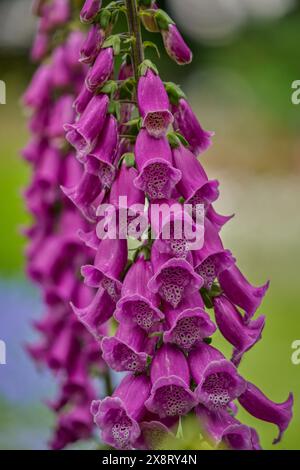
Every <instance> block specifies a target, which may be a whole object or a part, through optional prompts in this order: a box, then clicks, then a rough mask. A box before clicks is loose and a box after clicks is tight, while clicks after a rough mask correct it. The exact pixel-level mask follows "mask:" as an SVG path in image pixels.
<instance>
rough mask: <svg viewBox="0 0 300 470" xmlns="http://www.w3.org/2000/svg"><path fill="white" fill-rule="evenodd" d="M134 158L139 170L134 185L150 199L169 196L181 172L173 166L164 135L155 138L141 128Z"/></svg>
mask: <svg viewBox="0 0 300 470" xmlns="http://www.w3.org/2000/svg"><path fill="white" fill-rule="evenodd" d="M135 158H136V164H137V167H138V170H139V176H138V177H137V178H136V179H135V185H136V187H137V188H139V189H141V190H142V191H144V192H145V193H146V195H147V196H148V197H149V198H150V199H164V198H169V197H170V196H171V193H172V190H173V188H174V187H175V186H176V184H177V183H178V181H179V180H180V179H181V172H180V171H179V170H177V169H175V168H174V167H173V161H172V152H171V149H170V146H169V143H168V140H167V139H166V138H165V137H161V138H160V139H155V138H154V137H151V136H150V135H149V134H148V133H147V131H146V130H145V129H141V130H140V132H139V135H138V137H137V140H136V144H135Z"/></svg>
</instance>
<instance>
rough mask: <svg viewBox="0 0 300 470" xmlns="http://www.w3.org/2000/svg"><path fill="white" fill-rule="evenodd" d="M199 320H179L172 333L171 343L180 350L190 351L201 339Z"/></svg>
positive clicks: (200, 322)
mask: <svg viewBox="0 0 300 470" xmlns="http://www.w3.org/2000/svg"><path fill="white" fill-rule="evenodd" d="M202 326H203V325H202V321H201V319H200V318H196V317H189V318H183V319H181V320H179V322H178V323H177V325H176V327H175V328H174V330H173V332H172V342H173V343H175V344H177V345H178V346H179V347H180V348H182V349H185V350H187V351H188V350H190V349H191V348H192V347H193V346H194V344H195V343H196V342H197V341H200V340H201V339H202V334H201V327H202Z"/></svg>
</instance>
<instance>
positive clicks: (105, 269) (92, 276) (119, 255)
mask: <svg viewBox="0 0 300 470" xmlns="http://www.w3.org/2000/svg"><path fill="white" fill-rule="evenodd" d="M126 263H127V240H119V239H117V240H110V239H109V238H104V239H103V240H102V241H101V243H100V245H99V248H98V251H97V254H96V257H95V261H94V265H86V266H83V267H82V268H81V273H82V275H83V277H84V281H85V283H86V284H87V285H88V286H90V287H97V288H98V287H103V288H104V289H106V290H107V292H108V293H109V295H110V296H111V298H112V299H113V300H114V301H115V302H117V301H118V299H119V296H120V292H121V288H122V283H121V282H120V280H119V278H120V276H121V274H122V272H123V271H124V269H125V266H126Z"/></svg>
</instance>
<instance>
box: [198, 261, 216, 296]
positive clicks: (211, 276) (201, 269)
mask: <svg viewBox="0 0 300 470" xmlns="http://www.w3.org/2000/svg"><path fill="white" fill-rule="evenodd" d="M196 272H197V273H198V274H200V276H202V278H203V280H204V287H206V289H211V288H212V285H213V282H214V280H215V278H216V276H217V272H216V266H215V263H214V260H213V258H212V257H208V258H207V259H206V260H204V261H203V263H201V265H200V266H198V268H197V269H196Z"/></svg>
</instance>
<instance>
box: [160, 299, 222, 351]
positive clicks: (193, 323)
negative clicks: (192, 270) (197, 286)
mask: <svg viewBox="0 0 300 470" xmlns="http://www.w3.org/2000/svg"><path fill="white" fill-rule="evenodd" d="M164 314H165V317H166V325H167V328H166V331H165V333H164V336H163V338H164V342H165V343H173V344H176V345H177V346H178V347H179V348H181V349H182V350H184V351H186V352H188V351H190V350H191V349H192V348H193V347H195V346H196V345H197V344H198V343H199V342H202V340H203V339H204V338H207V337H209V336H211V335H212V334H213V333H214V332H215V331H216V326H215V325H214V323H213V322H212V321H211V320H210V318H209V315H208V314H207V313H206V312H205V310H204V304H203V301H202V297H201V295H200V294H199V293H198V292H195V293H194V294H192V295H190V296H189V297H188V298H186V299H185V300H184V301H183V302H182V303H181V304H180V308H175V309H172V308H170V307H169V306H168V305H166V306H165V308H164Z"/></svg>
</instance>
